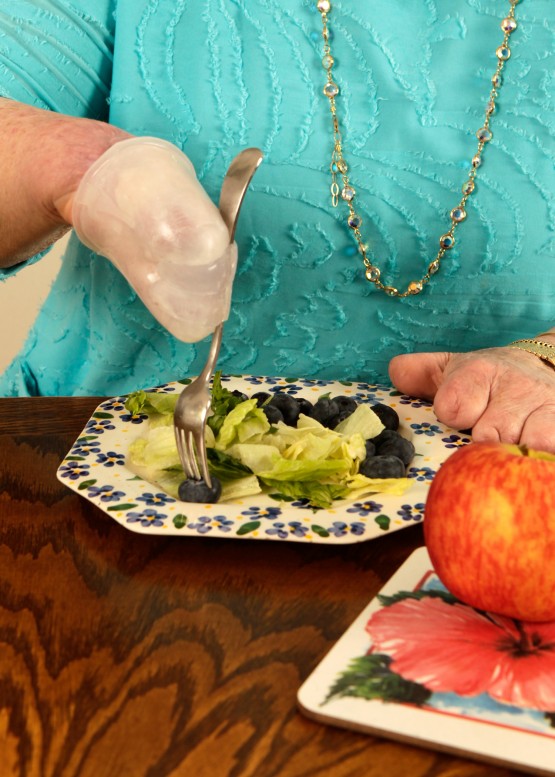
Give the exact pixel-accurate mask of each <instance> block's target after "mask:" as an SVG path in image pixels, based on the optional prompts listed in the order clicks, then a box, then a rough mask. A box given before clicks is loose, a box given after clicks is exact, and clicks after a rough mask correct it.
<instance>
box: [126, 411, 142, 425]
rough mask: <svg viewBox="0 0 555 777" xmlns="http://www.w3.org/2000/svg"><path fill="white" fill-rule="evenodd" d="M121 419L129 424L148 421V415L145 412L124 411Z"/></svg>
mask: <svg viewBox="0 0 555 777" xmlns="http://www.w3.org/2000/svg"><path fill="white" fill-rule="evenodd" d="M121 420H122V421H125V423H129V424H144V422H145V421H148V416H147V415H146V413H124V414H123V415H122V416H121Z"/></svg>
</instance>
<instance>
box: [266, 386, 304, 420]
mask: <svg viewBox="0 0 555 777" xmlns="http://www.w3.org/2000/svg"><path fill="white" fill-rule="evenodd" d="M269 406H273V407H277V409H278V410H280V411H281V414H282V415H283V420H284V421H285V423H286V424H287V426H296V425H297V421H298V420H299V415H300V414H301V409H300V407H299V403H298V402H297V400H296V399H295V397H293V396H291V394H286V393H285V392H279V393H277V394H274V396H273V397H272V399H271V400H270V403H269Z"/></svg>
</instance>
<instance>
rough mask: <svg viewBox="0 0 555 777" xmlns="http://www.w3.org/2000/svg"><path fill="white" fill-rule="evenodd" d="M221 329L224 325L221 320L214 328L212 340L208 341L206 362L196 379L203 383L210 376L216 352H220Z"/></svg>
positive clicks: (206, 381) (216, 358)
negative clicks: (208, 347) (208, 348)
mask: <svg viewBox="0 0 555 777" xmlns="http://www.w3.org/2000/svg"><path fill="white" fill-rule="evenodd" d="M223 330H224V325H223V321H222V323H221V324H218V326H217V327H216V328H215V329H214V332H213V334H212V341H211V343H210V350H209V352H208V357H207V359H206V363H205V365H204V367H203V368H202V372H201V373H200V375H199V376H198V378H197V380H198V381H202V382H203V383H206V384H207V383H208V382H209V380H210V378H211V377H212V373H213V371H214V367H215V365H216V361H217V360H218V354H219V353H220V346H221V344H222V334H223Z"/></svg>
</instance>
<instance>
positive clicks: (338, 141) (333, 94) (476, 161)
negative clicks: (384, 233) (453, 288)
mask: <svg viewBox="0 0 555 777" xmlns="http://www.w3.org/2000/svg"><path fill="white" fill-rule="evenodd" d="M519 2H520V0H509V4H510V10H509V13H508V14H507V16H506V17H505V18H504V19H503V21H502V22H501V29H502V30H503V32H504V37H503V40H502V42H501V45H500V46H498V48H497V49H496V56H497V68H496V70H495V73H494V74H493V76H492V79H491V83H492V87H491V91H490V94H489V99H488V102H487V104H486V111H485V120H484V123H483V124H482V126H481V127H480V129H479V130H478V131H477V132H476V137H477V139H478V147H477V150H476V153H475V154H474V156H473V157H472V163H471V168H470V172H469V174H468V177H467V179H466V181H465V182H464V184H463V186H462V195H463V196H462V197H461V199H460V201H459V203H458V205H456V206H455V207H454V208H453V210H452V211H451V212H450V217H451V226H450V228H449V230H448V231H447V232H445V233H444V234H443V235H441V237H440V238H439V251H438V252H437V255H436V257H435V259H434V260H433V261H432V262H430V264H429V265H428V270H427V272H426V274H425V275H423V276H422V278H420V280H417V281H411V282H410V283H409V284H408V286H407V288H406V290H405V291H399V290H398V289H396V288H395V287H394V286H389V285H387V284H385V283H383V281H382V280H381V270H380V268H379V267H378V265H377V264H376V262H375V260H374V259H373V258H371V257H370V255H369V252H368V246H367V245H366V244H365V242H364V239H363V237H362V234H361V231H360V226H361V224H362V218H361V217H360V216H359V214H358V213H357V211H356V209H355V206H354V204H353V202H354V200H355V197H356V190H355V189H354V187H353V186H352V185H351V183H350V180H349V175H348V171H349V167H348V165H347V162H346V161H345V157H344V154H343V137H342V134H341V128H340V123H339V118H338V116H337V102H336V98H337V96H338V95H339V93H340V89H339V86H338V85H337V83H336V82H335V80H334V77H333V66H334V63H335V60H334V57H333V54H332V50H331V45H330V37H331V36H330V25H329V19H328V16H329V14H330V12H331V10H332V5H331V2H330V0H318V2H317V3H316V7H317V9H318V11H320V16H321V19H322V38H323V41H324V43H323V56H322V65H323V67H324V69H325V71H326V73H327V81H326V84H325V86H324V89H323V92H324V94H325V95H326V97H327V98H328V101H329V107H330V112H331V117H332V130H333V152H332V155H331V164H330V171H331V179H332V183H331V186H330V191H331V201H332V205H333V207H334V208H335V207H337V205H338V203H339V200H340V199H342V200H344V201H345V203H346V204H347V207H348V209H349V215H348V218H347V224H348V225H349V227H350V229H351V230H352V232H353V235H354V237H355V240H356V242H357V245H358V250H359V253H360V254H361V256H362V260H363V263H364V267H365V268H366V270H365V276H366V279H367V280H368V281H369V282H370V283H373V284H374V286H376V288H378V289H380V290H381V291H383V292H385V293H386V294H388V295H389V296H390V297H401V298H402V297H410V296H413V295H415V294H420V292H421V291H422V290H423V289H424V286H425V285H426V284H427V283H428V282H429V281H430V279H431V277H432V275H435V274H436V273H437V271H438V270H439V268H440V264H441V260H442V259H443V257H444V256H445V254H446V253H447V252H448V251H450V250H451V249H452V248H453V246H454V245H455V230H456V229H457V227H458V225H459V224H460V223H461V222H463V221H464V220H465V219H466V216H467V213H466V209H465V206H466V202H467V200H468V198H469V197H470V195H471V194H472V193H473V191H474V190H475V187H476V182H475V178H476V173H477V170H478V168H479V167H480V165H481V164H482V153H483V150H484V147H485V146H486V145H487V144H488V143H489V142H490V140H491V139H492V137H493V134H492V132H491V130H490V121H491V117H492V115H493V113H494V112H495V108H496V100H497V98H498V96H499V91H500V89H501V85H502V83H503V78H502V72H503V68H504V66H505V62H507V60H508V59H509V57H510V56H511V50H510V48H509V38H510V36H511V34H512V33H513V32H514V31H515V30H516V28H517V23H516V19H515V6H516V5H517V4H518V3H519ZM339 181H340V182H341V184H340V183H339Z"/></svg>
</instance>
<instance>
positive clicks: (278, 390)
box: [270, 383, 301, 396]
mask: <svg viewBox="0 0 555 777" xmlns="http://www.w3.org/2000/svg"><path fill="white" fill-rule="evenodd" d="M300 390H301V387H300V386H299V385H298V384H296V383H289V384H287V385H285V386H281V385H280V386H272V387H271V388H270V393H271V394H289V395H290V396H294V395H295V394H298V393H299V391H300Z"/></svg>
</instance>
